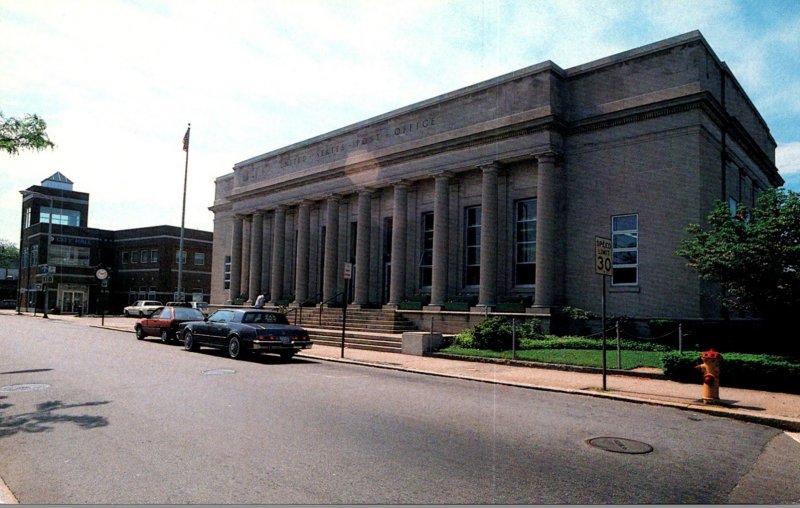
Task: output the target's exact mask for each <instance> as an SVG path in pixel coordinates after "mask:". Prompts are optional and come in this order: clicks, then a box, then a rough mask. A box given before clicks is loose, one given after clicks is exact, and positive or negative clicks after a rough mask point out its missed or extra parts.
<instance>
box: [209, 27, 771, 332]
mask: <svg viewBox="0 0 800 508" xmlns="http://www.w3.org/2000/svg"><path fill="white" fill-rule="evenodd" d="M775 147H776V143H775V141H774V139H773V138H772V136H771V135H770V132H769V128H768V126H767V125H766V123H765V122H764V120H763V118H762V117H761V115H760V114H759V113H758V111H757V110H756V108H755V107H754V106H753V104H752V102H751V101H750V99H749V98H748V97H747V95H746V93H745V92H744V90H743V89H742V87H741V85H740V84H739V83H738V81H737V80H736V78H735V77H734V76H733V74H732V73H731V70H730V69H729V68H728V67H727V65H726V64H725V63H724V62H723V61H721V60H720V59H719V58H718V57H717V56H716V55H715V54H714V52H713V50H712V49H711V48H710V46H709V45H708V43H707V42H706V40H705V39H704V38H703V36H702V35H701V34H700V33H699V32H692V33H688V34H684V35H681V36H677V37H674V38H671V39H668V40H664V41H661V42H657V43H654V44H651V45H647V46H644V47H641V48H636V49H632V50H630V51H626V52H624V53H621V54H617V55H613V56H610V57H607V58H604V59H601V60H597V61H594V62H589V63H586V64H583V65H579V66H577V67H573V68H569V69H561V68H560V67H559V66H558V65H556V64H555V63H553V62H550V61H547V62H543V63H540V64H537V65H534V66H531V67H528V68H525V69H522V70H519V71H516V72H513V73H510V74H507V75H503V76H499V77H497V78H494V79H491V80H489V81H486V82H483V83H478V84H475V85H472V86H469V87H467V88H464V89H460V90H456V91H454V92H451V93H447V94H444V95H442V96H439V97H434V98H432V99H429V100H426V101H422V102H420V103H417V104H413V105H410V106H407V107H404V108H401V109H398V110H396V111H391V112H389V113H386V114H383V115H380V116H378V117H375V118H371V119H368V120H364V121H362V122H359V123H357V124H354V125H350V126H347V127H343V128H341V129H338V130H336V131H333V132H330V133H327V134H323V135H320V136H318V137H315V138H312V139H308V140H306V141H301V142H298V143H296V144H293V145H291V146H288V147H285V148H281V149H278V150H274V151H271V152H269V153H265V154H263V155H259V156H257V157H253V158H250V159H247V160H244V161H242V162H239V163H237V164H235V165H234V168H233V172H232V173H229V174H226V175H223V176H220V177H218V178H217V179H216V182H215V183H216V195H215V201H214V204H213V206H212V207H211V208H210V209H211V210H212V211H213V212H214V258H213V265H212V266H213V269H212V272H213V274H212V279H211V301H212V304H214V303H220V304H221V303H224V302H229V301H231V300H232V299H234V298H236V297H239V296H241V297H242V298H243V299H249V300H252V299H253V298H255V296H256V295H257V294H259V293H260V292H262V291H263V292H265V293H266V294H267V295H268V296H269V299H270V301H271V302H273V303H279V302H280V303H283V302H293V304H294V305H299V304H306V303H309V302H310V303H317V304H319V303H321V302H326V301H330V300H331V299H335V297H336V295H337V294H338V293H340V292H342V291H344V288H345V280H344V277H343V275H344V269H345V268H344V264H345V263H353V264H354V266H355V269H354V275H353V280H352V283H353V284H352V289H351V292H350V294H349V295H348V300H349V301H350V302H352V304H354V305H358V306H362V307H378V306H380V307H384V308H390V309H399V310H404V309H409V308H412V307H413V306H414V304H416V305H417V306H420V305H419V304H420V303H421V304H422V305H421V307H422V309H423V310H424V311H430V312H436V313H446V312H447V311H449V310H453V309H457V308H466V307H470V308H471V309H472V311H477V312H494V311H501V310H508V309H509V308H510V307H509V306H508V304H509V303H511V302H515V304H514V305H515V306H516V307H515V308H516V309H517V310H520V309H519V307H520V302H521V303H522V306H521V307H522V309H521V310H522V311H523V312H526V313H528V314H535V315H539V316H548V315H550V313H551V311H552V310H553V309H557V308H560V307H563V306H572V307H578V308H582V309H587V310H590V311H594V312H600V307H601V294H602V285H603V282H602V278H601V276H600V275H597V274H596V273H595V262H594V261H595V239H596V237H602V238H607V239H609V240H610V241H611V245H612V249H611V250H612V252H611V256H612V259H613V267H612V272H613V274H612V275H611V276H610V277H608V290H607V291H608V296H607V302H608V312H609V313H611V314H617V315H626V316H631V317H635V318H640V319H653V318H672V319H698V318H717V317H720V315H721V309H720V308H719V307H718V306H717V305H716V304H715V303H714V301H713V299H712V298H710V297H711V296H712V294H711V292H712V291H714V289H713V288H711V287H708V286H706V285H704V283H702V282H701V281H700V280H699V278H698V276H697V274H696V273H695V272H693V271H691V270H689V269H688V268H687V267H686V263H685V260H683V259H682V258H679V257H678V256H676V255H675V254H674V253H675V250H676V248H677V247H678V245H679V242H680V240H681V239H682V238H685V237H686V233H685V228H686V226H687V225H688V224H689V223H698V222H703V221H704V219H705V217H706V215H707V214H708V212H709V211H710V210H711V208H712V207H713V205H714V203H715V201H716V200H723V201H725V202H729V203H730V204H731V205H735V204H743V205H751V204H752V203H753V202H754V199H755V197H756V195H757V194H758V192H759V191H761V190H764V189H767V188H770V187H775V186H780V185H782V183H783V180H782V179H781V177H780V176H779V175H778V172H777V168H776V167H775Z"/></svg>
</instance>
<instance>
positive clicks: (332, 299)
mask: <svg viewBox="0 0 800 508" xmlns="http://www.w3.org/2000/svg"><path fill="white" fill-rule="evenodd" d="M343 295H344V291H342V292H340V293H336V294H335V295H333V296H332V297H330V298H328V299H327V300H325V301H324V302H320V304H319V322H318V325H319V326H320V327H322V309H323V308H324V307H325V304H326V303H330V302H332V301H334V300H338V299H339V297H340V296H343Z"/></svg>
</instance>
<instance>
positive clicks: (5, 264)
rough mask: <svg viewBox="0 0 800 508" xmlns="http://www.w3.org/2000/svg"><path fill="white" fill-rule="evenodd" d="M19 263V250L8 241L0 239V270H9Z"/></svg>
mask: <svg viewBox="0 0 800 508" xmlns="http://www.w3.org/2000/svg"><path fill="white" fill-rule="evenodd" d="M18 261H19V249H18V248H17V246H16V244H14V243H13V242H10V241H9V240H5V239H0V268H11V267H12V266H16V264H17V262H18Z"/></svg>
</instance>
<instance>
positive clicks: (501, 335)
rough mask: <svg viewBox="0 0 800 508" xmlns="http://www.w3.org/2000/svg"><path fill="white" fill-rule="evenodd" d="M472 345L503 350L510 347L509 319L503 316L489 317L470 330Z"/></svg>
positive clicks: (478, 347) (479, 347)
mask: <svg viewBox="0 0 800 508" xmlns="http://www.w3.org/2000/svg"><path fill="white" fill-rule="evenodd" d="M472 347H474V348H476V349H489V350H492V351H503V350H506V349H511V321H509V320H508V319H507V318H505V317H491V318H489V319H486V320H484V321H483V322H482V323H480V324H478V325H477V326H476V327H475V328H474V329H473V331H472Z"/></svg>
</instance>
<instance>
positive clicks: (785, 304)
mask: <svg viewBox="0 0 800 508" xmlns="http://www.w3.org/2000/svg"><path fill="white" fill-rule="evenodd" d="M687 231H688V232H689V233H690V234H692V235H694V236H693V237H692V238H689V239H687V240H684V241H683V242H681V246H680V248H679V249H678V250H677V251H676V254H678V255H679V256H682V257H684V258H686V259H687V260H688V266H689V267H691V268H694V269H696V270H697V271H698V272H700V277H701V278H703V279H704V280H708V281H712V282H716V283H718V284H719V285H720V287H721V288H722V294H721V301H722V303H723V305H725V306H726V307H728V308H730V309H734V310H741V311H747V312H754V313H756V314H758V315H761V316H763V317H765V318H768V319H771V320H773V321H782V320H783V319H782V318H786V317H794V316H795V314H793V313H796V312H798V311H800V272H798V269H799V268H800V194H798V193H796V192H792V191H788V190H784V189H770V190H767V191H764V192H763V193H761V195H760V196H759V197H758V200H757V202H756V206H755V207H754V208H753V209H752V210H748V209H747V208H745V207H739V208H737V210H736V213H735V215H734V214H731V210H730V209H729V207H728V206H727V205H726V204H725V203H722V202H720V203H718V204H717V206H716V207H715V209H714V210H713V211H712V212H711V213H710V214H709V215H708V227H707V228H705V229H704V228H702V227H701V226H700V225H698V224H691V225H689V227H687Z"/></svg>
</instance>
